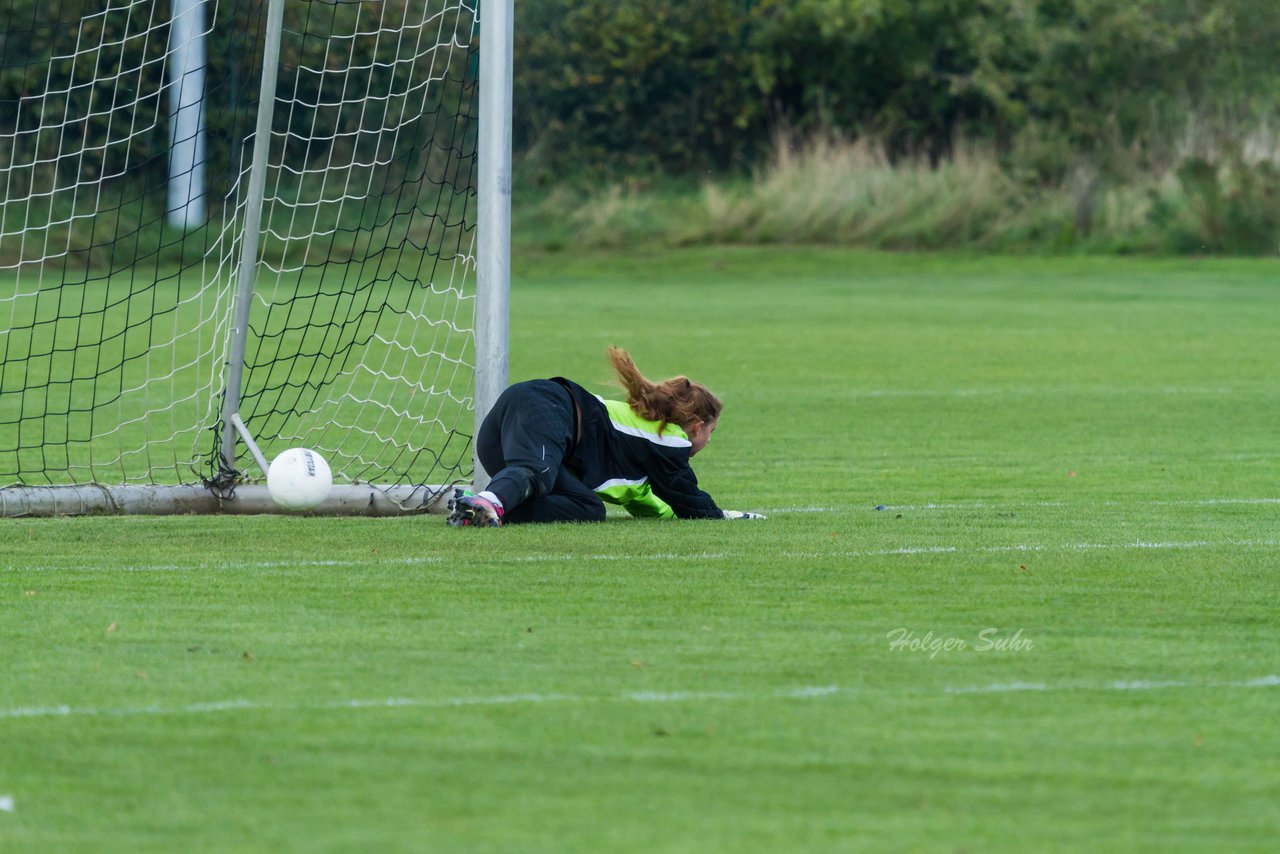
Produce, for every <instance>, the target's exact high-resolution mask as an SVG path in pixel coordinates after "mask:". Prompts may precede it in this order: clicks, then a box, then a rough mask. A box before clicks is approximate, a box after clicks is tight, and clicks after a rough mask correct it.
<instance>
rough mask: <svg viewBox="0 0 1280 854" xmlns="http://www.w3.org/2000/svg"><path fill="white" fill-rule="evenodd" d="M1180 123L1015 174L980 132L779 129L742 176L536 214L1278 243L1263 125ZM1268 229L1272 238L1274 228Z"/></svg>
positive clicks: (874, 242) (980, 238)
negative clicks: (934, 152) (1164, 153)
mask: <svg viewBox="0 0 1280 854" xmlns="http://www.w3.org/2000/svg"><path fill="white" fill-rule="evenodd" d="M1199 133H1200V135H1199V136H1197V135H1196V134H1197V131H1196V129H1195V128H1194V127H1191V126H1189V128H1188V130H1187V132H1186V136H1185V139H1184V140H1183V141H1182V142H1181V143H1179V145H1180V146H1181V149H1180V150H1179V151H1178V152H1177V154H1176V155H1175V156H1173V157H1171V158H1170V162H1169V164H1168V165H1167V166H1164V167H1161V168H1158V169H1153V168H1150V167H1148V168H1147V169H1146V170H1145V171H1144V170H1140V169H1136V168H1133V169H1129V170H1126V171H1125V172H1123V173H1117V172H1116V171H1115V170H1113V171H1111V172H1109V173H1108V174H1107V175H1105V176H1103V175H1102V174H1101V172H1100V170H1099V169H1097V168H1096V167H1093V166H1091V165H1090V161H1089V160H1088V159H1086V158H1081V159H1080V162H1079V163H1077V164H1076V165H1075V166H1073V167H1072V168H1070V169H1066V170H1063V172H1064V175H1063V177H1062V178H1061V179H1060V180H1059V181H1057V183H1048V184H1046V183H1045V182H1044V181H1042V180H1028V179H1021V178H1019V177H1016V170H1015V169H1013V168H1012V167H1010V166H1009V165H1008V164H1007V163H1006V161H1005V160H1004V159H1003V158H1002V157H1001V156H1000V155H999V154H998V153H997V151H996V150H995V148H994V147H992V146H989V145H983V144H977V143H968V144H963V145H960V146H959V147H957V149H956V150H955V151H954V153H953V154H952V155H951V156H950V157H949V158H947V159H945V160H943V161H941V162H939V163H936V164H934V163H930V162H929V161H928V160H926V159H924V158H897V159H894V158H890V157H889V156H888V155H887V154H886V152H885V149H884V148H883V146H881V145H879V144H878V143H876V142H875V141H873V140H868V139H846V138H841V137H837V136H833V135H830V134H826V135H818V136H815V137H812V138H808V139H799V138H796V137H794V136H788V135H779V136H778V137H777V138H776V139H775V141H774V146H773V153H772V156H771V157H770V159H769V161H768V162H767V164H766V165H765V166H763V167H762V168H760V169H759V170H757V171H756V172H755V174H753V175H752V176H751V177H750V178H749V179H709V180H707V181H706V182H704V183H703V184H702V185H701V187H700V188H696V189H685V190H683V191H681V190H678V189H672V188H670V187H664V186H663V185H661V184H659V185H656V186H654V185H647V184H640V183H634V182H632V183H621V184H615V185H609V186H605V187H602V188H598V189H595V190H592V191H588V192H586V193H585V194H582V195H575V194H573V193H566V192H562V191H557V192H553V193H551V194H550V195H548V196H546V197H544V200H543V202H542V207H541V209H540V211H539V213H538V216H537V217H536V219H538V220H539V221H541V222H543V223H555V224H557V227H558V228H559V230H560V232H559V233H560V237H559V238H558V240H559V244H560V245H561V246H566V245H585V246H597V247H617V246H626V245H636V244H645V245H681V244H708V243H751V244H756V243H815V244H838V245H849V246H861V247H872V248H884V249H895V250H909V249H943V248H974V249H984V250H999V251H1019V252H1044V251H1049V252H1061V251H1095V252H1230V253H1237V254H1239V253H1246V254H1266V253H1275V252H1277V251H1278V250H1280V144H1278V142H1277V137H1276V136H1275V135H1274V134H1273V133H1271V132H1270V131H1269V130H1268V128H1267V127H1263V126H1258V127H1254V128H1253V129H1251V130H1250V131H1249V132H1248V133H1241V134H1240V135H1239V136H1237V137H1235V139H1238V140H1239V142H1237V143H1225V144H1224V143H1223V142H1222V140H1223V136H1222V135H1221V134H1219V135H1217V136H1212V135H1210V134H1208V133H1204V132H1203V129H1201V131H1200V132H1199ZM1273 227H1274V231H1275V234H1274V235H1273V237H1274V239H1272V236H1269V235H1271V230H1272V229H1273Z"/></svg>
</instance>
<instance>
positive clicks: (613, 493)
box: [449, 347, 762, 526]
mask: <svg viewBox="0 0 1280 854" xmlns="http://www.w3.org/2000/svg"><path fill="white" fill-rule="evenodd" d="M609 361H610V362H611V363H612V365H613V369H614V371H615V372H616V373H617V375H618V379H619V380H621V382H622V387H623V388H624V389H625V390H626V392H627V399H626V401H625V402H623V401H617V400H605V399H604V398H601V397H597V396H596V395H593V394H591V393H590V392H588V391H587V390H586V389H584V388H583V387H582V386H580V385H578V384H577V383H575V382H572V381H571V380H567V379H565V378H563V377H555V378H553V379H549V380H530V381H528V382H522V383H517V384H516V385H513V386H511V387H510V388H508V389H507V390H506V391H504V392H503V393H502V394H501V395H500V396H499V397H498V400H497V402H496V403H495V404H494V406H493V410H492V411H490V412H489V414H488V415H487V416H485V419H484V422H483V423H482V424H481V425H480V434H479V436H477V438H476V451H477V453H478V455H479V457H480V462H481V464H483V465H484V467H485V469H486V470H488V471H490V472H493V473H494V474H493V478H492V480H490V481H489V488H488V489H487V490H485V491H484V492H481V493H480V494H478V495H473V494H471V493H470V492H467V491H465V490H462V489H458V490H457V491H456V493H455V495H454V498H453V501H451V502H450V505H449V509H450V511H451V513H450V515H449V524H450V525H479V526H497V525H508V524H516V523H522V522H600V521H603V520H604V518H605V509H604V502H606V501H607V502H609V503H610V504H617V505H621V506H622V507H623V508H625V509H626V510H627V511H628V512H629V513H631V515H632V516H640V517H657V518H663V519H671V518H680V519H741V518H762V517H760V516H759V515H758V514H754V513H740V512H737V511H732V510H729V511H725V510H721V509H720V508H719V507H717V506H716V503H715V501H713V500H712V498H711V496H710V495H708V494H707V493H705V492H703V491H702V490H701V489H699V488H698V479H697V477H696V476H695V475H694V473H693V469H692V468H690V466H689V460H690V458H691V457H692V456H693V455H694V454H697V453H698V452H699V451H701V450H702V449H703V448H705V447H706V446H707V443H708V442H709V441H711V434H712V433H714V432H715V429H716V424H717V422H718V421H719V420H720V410H721V409H722V408H723V406H722V404H721V403H720V399H719V398H717V397H716V396H715V395H714V394H712V393H711V391H710V390H709V389H708V388H707V387H706V386H704V385H702V384H701V383H696V382H692V381H691V380H689V379H688V378H687V377H683V376H679V377H674V378H672V379H669V380H665V381H664V382H660V383H655V382H652V381H650V380H648V379H646V378H645V377H644V375H643V374H641V373H640V371H639V369H637V368H636V364H635V362H634V361H632V359H631V356H629V355H628V354H627V351H626V350H622V349H620V348H618V347H610V348H609Z"/></svg>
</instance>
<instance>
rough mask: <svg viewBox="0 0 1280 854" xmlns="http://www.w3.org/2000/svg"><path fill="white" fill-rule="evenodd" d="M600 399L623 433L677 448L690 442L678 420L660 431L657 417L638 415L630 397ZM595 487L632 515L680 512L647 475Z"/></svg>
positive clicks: (663, 515)
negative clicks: (672, 506)
mask: <svg viewBox="0 0 1280 854" xmlns="http://www.w3.org/2000/svg"><path fill="white" fill-rule="evenodd" d="M600 402H601V403H603V404H604V406H605V409H607V410H608V412H609V421H610V422H611V423H612V424H613V429H615V430H617V431H618V432H620V433H625V434H627V435H628V436H636V437H639V438H642V439H648V440H649V441H650V442H653V443H654V444H655V445H664V446H667V447H674V448H681V447H684V448H687V447H689V446H690V443H689V437H688V435H686V434H685V432H684V430H682V429H680V426H679V425H678V424H667V426H666V427H665V428H663V430H662V432H661V433H659V432H658V422H657V421H648V420H646V419H644V418H641V417H640V416H639V415H636V413H635V412H634V411H633V410H632V409H631V407H630V406H628V405H627V403H626V401H622V400H605V399H604V398H603V397H601V398H600ZM592 489H593V491H594V492H595V493H596V495H599V496H600V500H601V501H605V502H608V503H609V504H616V505H618V506H620V507H622V508H623V509H624V510H626V511H627V512H628V513H630V514H631V515H632V516H636V517H641V518H659V519H674V518H675V515H676V512H675V511H674V510H672V509H671V505H669V504H667V502H665V501H663V500H662V499H661V498H659V497H658V496H656V495H654V494H653V490H652V489H651V488H650V486H649V479H648V478H647V477H642V478H638V479H630V478H620V477H619V478H611V479H610V480H606V481H605V482H604V483H602V484H600V485H599V486H595V487H592Z"/></svg>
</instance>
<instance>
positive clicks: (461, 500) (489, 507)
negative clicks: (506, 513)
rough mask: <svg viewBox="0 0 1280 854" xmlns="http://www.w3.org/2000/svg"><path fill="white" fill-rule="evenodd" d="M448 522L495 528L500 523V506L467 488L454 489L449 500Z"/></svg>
mask: <svg viewBox="0 0 1280 854" xmlns="http://www.w3.org/2000/svg"><path fill="white" fill-rule="evenodd" d="M449 524H450V525H453V526H455V527H465V526H468V525H471V526H479V527H485V528H497V527H500V526H501V525H502V508H501V507H499V506H498V505H496V504H494V503H493V502H492V501H490V500H488V499H487V498H481V497H480V496H479V495H476V494H474V493H472V492H470V491H468V490H465V489H461V488H459V489H455V490H454V491H453V498H452V499H451V500H450V501H449Z"/></svg>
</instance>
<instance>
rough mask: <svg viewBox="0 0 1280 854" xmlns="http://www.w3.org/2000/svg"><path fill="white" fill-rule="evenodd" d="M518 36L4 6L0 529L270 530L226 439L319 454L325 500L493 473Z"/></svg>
mask: <svg viewBox="0 0 1280 854" xmlns="http://www.w3.org/2000/svg"><path fill="white" fill-rule="evenodd" d="M69 7H74V9H75V10H76V14H75V15H73V16H71V17H69V18H68V17H65V15H64V10H65V9H66V8H69ZM171 9H172V10H173V11H172V13H171V12H170V10H171ZM170 14H173V15H179V14H181V15H183V16H184V20H183V22H182V26H181V27H178V26H176V23H177V22H173V21H170V20H169V16H170ZM512 19H513V3H512V0H484V2H483V3H481V2H479V0H381V2H374V0H363V1H362V0H352V2H347V1H346V0H343V2H328V3H313V2H305V0H270V2H269V3H267V4H263V3H261V2H258V0H182V2H180V3H179V2H175V3H164V4H161V3H152V2H150V0H111V2H109V3H105V4H92V5H88V4H85V5H82V4H47V3H42V2H39V0H0V26H3V27H4V35H3V37H0V516H19V515H48V514H67V513H104V512H128V513H158V512H174V513H187V512H270V511H271V510H272V509H273V505H272V503H271V502H270V500H269V499H268V498H267V497H266V493H265V487H264V486H263V481H264V474H265V473H263V472H261V471H260V465H259V464H258V463H257V462H255V460H254V458H253V455H251V454H250V453H249V450H248V447H249V446H248V445H247V444H246V443H245V442H244V441H241V440H240V439H239V431H238V430H237V429H236V428H235V424H236V423H237V422H238V423H240V424H241V425H242V427H243V429H244V430H245V431H246V434H247V435H251V436H252V437H253V438H254V439H256V442H257V444H258V445H260V446H261V447H262V450H263V452H265V455H266V456H267V457H268V458H271V457H273V456H274V455H276V454H278V453H279V452H281V451H283V450H285V449H286V448H289V447H296V446H303V447H310V448H313V449H315V450H317V451H318V452H320V453H321V454H323V455H324V456H325V458H326V459H327V460H328V461H329V463H330V466H331V468H332V469H333V472H334V479H335V486H334V489H333V492H332V493H331V495H330V498H329V500H328V501H327V502H326V503H325V504H324V505H322V506H321V507H320V508H318V509H317V511H315V512H321V513H328V512H332V513H365V514H368V513H377V514H385V513H403V512H422V511H423V510H439V509H442V503H443V502H442V500H441V499H442V498H443V497H444V496H445V494H446V493H447V492H448V487H450V486H452V485H454V484H470V483H472V481H473V479H475V480H482V479H483V477H484V475H483V473H482V472H481V470H480V469H479V466H478V465H476V463H475V460H474V457H473V445H474V442H473V436H474V434H475V430H476V427H477V425H478V424H479V421H480V418H481V417H482V416H483V414H484V413H485V412H486V411H487V410H488V408H489V407H490V406H491V405H492V402H493V400H494V399H496V397H497V394H498V393H499V392H500V391H501V390H502V387H504V386H505V384H506V379H507V365H506V359H507V331H508V321H507V317H508V309H507V300H508V296H507V295H508V289H509V284H508V282H509V270H510V254H509V240H510V193H511V183H510V181H511V154H510V127H511V118H510V110H511V94H510V93H511V62H512V38H511V33H512ZM201 27H203V29H201ZM194 41H199V42H200V43H201V44H203V49H202V50H183V49H182V48H183V47H184V45H187V44H189V43H191V42H194ZM201 56H203V57H207V58H206V59H204V60H200V57H201ZM201 61H203V62H204V67H199V66H200V62H201ZM179 66H180V68H179ZM193 66H195V67H193ZM273 76H274V77H275V80H274V81H272V79H271V78H272V77H273ZM201 78H203V81H204V82H203V84H202V91H201V90H200V89H196V90H195V91H198V94H199V98H198V100H193V98H192V95H193V87H196V85H197V84H196V83H195V82H193V81H198V80H200V79H201ZM180 122H181V123H182V126H181V127H179V123H180ZM192 128H198V129H199V133H198V135H197V137H196V139H194V140H193V139H192V133H193V131H192V130H191V129H192ZM175 181H178V182H181V183H182V186H181V187H179V188H175V186H174V182H175ZM179 190H180V192H178V191H179ZM175 211H178V212H180V216H176V215H175ZM233 418H234V420H233Z"/></svg>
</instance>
